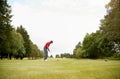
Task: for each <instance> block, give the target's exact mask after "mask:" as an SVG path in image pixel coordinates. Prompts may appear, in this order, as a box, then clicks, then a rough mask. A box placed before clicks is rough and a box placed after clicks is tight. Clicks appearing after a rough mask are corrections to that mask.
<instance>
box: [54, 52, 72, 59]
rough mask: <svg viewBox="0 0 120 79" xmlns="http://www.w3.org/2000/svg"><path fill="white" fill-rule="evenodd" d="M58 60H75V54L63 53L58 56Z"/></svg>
mask: <svg viewBox="0 0 120 79" xmlns="http://www.w3.org/2000/svg"><path fill="white" fill-rule="evenodd" d="M55 57H56V58H73V54H70V53H61V54H56V56H55Z"/></svg>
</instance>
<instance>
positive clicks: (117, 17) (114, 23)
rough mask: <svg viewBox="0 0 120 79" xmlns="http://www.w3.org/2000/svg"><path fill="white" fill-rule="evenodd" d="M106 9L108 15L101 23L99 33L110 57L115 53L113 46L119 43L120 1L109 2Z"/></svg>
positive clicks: (112, 0)
mask: <svg viewBox="0 0 120 79" xmlns="http://www.w3.org/2000/svg"><path fill="white" fill-rule="evenodd" d="M106 8H107V12H108V14H107V15H106V16H105V19H104V20H102V21H101V27H100V31H101V32H102V33H103V43H105V44H106V47H107V49H108V52H109V53H110V52H111V54H108V53H107V54H108V56H111V55H113V54H114V52H115V50H114V51H113V49H114V45H115V44H117V45H119V43H120V0H111V2H110V3H108V5H107V6H106ZM118 49H120V47H118ZM105 52H106V51H105ZM112 52H113V53H112Z"/></svg>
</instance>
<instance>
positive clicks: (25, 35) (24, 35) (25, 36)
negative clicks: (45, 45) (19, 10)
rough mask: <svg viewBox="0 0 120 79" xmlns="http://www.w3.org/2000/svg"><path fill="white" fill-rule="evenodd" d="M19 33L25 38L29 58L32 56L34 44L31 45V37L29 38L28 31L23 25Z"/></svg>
mask: <svg viewBox="0 0 120 79" xmlns="http://www.w3.org/2000/svg"><path fill="white" fill-rule="evenodd" d="M17 32H18V33H20V34H21V35H22V37H23V40H24V47H25V51H26V54H25V55H26V56H27V57H30V54H31V53H32V44H31V40H30V37H29V35H28V33H27V31H26V30H25V28H23V26H22V25H21V26H20V27H17Z"/></svg>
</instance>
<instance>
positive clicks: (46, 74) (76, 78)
mask: <svg viewBox="0 0 120 79" xmlns="http://www.w3.org/2000/svg"><path fill="white" fill-rule="evenodd" d="M0 79H120V60H116V61H115V60H109V61H107V62H105V61H104V60H90V59H84V60H83V59H79V60H77V59H49V60H48V61H47V62H44V61H43V59H39V60H0Z"/></svg>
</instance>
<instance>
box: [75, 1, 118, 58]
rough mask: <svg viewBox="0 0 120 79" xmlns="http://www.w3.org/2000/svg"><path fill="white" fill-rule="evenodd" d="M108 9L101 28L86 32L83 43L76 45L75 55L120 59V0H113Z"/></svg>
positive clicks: (77, 56)
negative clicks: (89, 32)
mask: <svg viewBox="0 0 120 79" xmlns="http://www.w3.org/2000/svg"><path fill="white" fill-rule="evenodd" d="M106 9H107V15H106V16H105V17H104V19H103V20H101V26H100V29H99V30H98V31H96V32H95V33H91V34H86V36H85V37H84V40H83V43H82V45H81V46H79V43H78V44H77V45H76V47H75V49H74V51H73V54H74V57H76V58H103V57H115V58H118V59H120V0H111V2H110V3H108V4H107V5H106Z"/></svg>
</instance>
